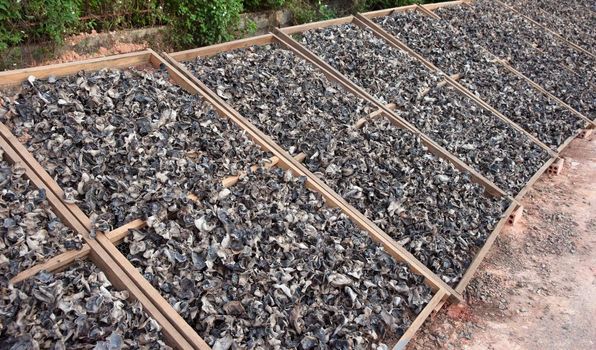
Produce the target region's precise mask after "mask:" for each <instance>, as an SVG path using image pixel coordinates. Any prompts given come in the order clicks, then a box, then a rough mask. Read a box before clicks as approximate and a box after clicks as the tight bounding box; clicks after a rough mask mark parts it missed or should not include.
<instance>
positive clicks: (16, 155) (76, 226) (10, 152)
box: [0, 123, 193, 349]
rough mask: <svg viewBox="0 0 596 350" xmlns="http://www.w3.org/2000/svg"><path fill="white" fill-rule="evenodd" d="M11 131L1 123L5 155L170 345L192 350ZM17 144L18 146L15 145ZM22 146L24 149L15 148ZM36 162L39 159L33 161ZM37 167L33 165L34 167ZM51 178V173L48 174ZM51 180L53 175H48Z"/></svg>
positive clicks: (0, 144)
mask: <svg viewBox="0 0 596 350" xmlns="http://www.w3.org/2000/svg"><path fill="white" fill-rule="evenodd" d="M7 131H8V132H10V131H9V130H8V128H6V126H5V125H4V124H2V123H0V148H2V149H3V150H4V154H5V156H6V157H7V158H8V160H9V161H10V162H11V163H19V164H21V165H24V168H25V175H26V176H27V178H29V180H30V181H31V182H32V183H33V184H34V185H35V186H36V187H38V188H43V189H46V198H47V200H48V202H49V203H50V205H51V206H52V208H53V211H54V213H55V214H56V216H58V217H59V218H60V219H61V220H62V222H63V223H64V224H65V225H67V226H68V227H70V228H71V229H72V230H73V231H75V232H77V233H79V234H81V236H82V237H83V240H84V241H85V243H86V244H87V245H88V246H89V250H90V254H91V255H90V257H91V260H92V261H93V262H94V263H95V264H96V265H97V266H98V267H99V268H100V269H101V270H102V271H103V272H104V273H105V274H106V276H107V277H108V279H109V280H110V282H111V283H112V284H113V285H114V286H115V287H116V288H117V289H120V290H123V289H126V290H128V291H129V293H130V297H131V298H132V299H133V300H137V301H138V302H139V303H140V304H141V305H142V306H143V309H144V310H145V312H147V314H148V315H149V316H151V317H152V318H153V319H154V320H155V321H156V322H158V323H159V324H160V326H161V327H162V332H163V334H164V337H165V340H166V341H167V342H168V344H171V345H172V346H174V347H177V348H180V349H192V348H193V347H192V346H191V345H190V343H189V342H188V341H186V340H185V339H184V338H183V337H182V336H181V334H180V333H179V332H178V330H177V329H176V327H175V326H174V325H172V324H171V323H170V321H169V320H168V319H167V318H166V317H165V316H164V315H163V314H162V313H161V311H160V310H159V309H158V308H156V307H155V305H154V304H153V303H152V301H151V300H149V299H148V298H147V296H146V295H145V294H144V293H143V291H141V290H140V289H139V288H138V287H137V286H136V284H135V283H133V282H132V280H131V279H130V278H129V277H128V276H127V274H126V272H124V271H123V270H122V269H121V268H120V266H119V265H118V264H116V262H115V261H114V260H112V259H111V257H110V256H109V255H108V254H107V252H106V251H105V250H104V249H103V247H102V246H101V245H100V244H99V243H98V242H97V241H96V240H94V239H93V238H91V237H90V236H89V230H88V229H86V228H85V227H84V226H83V225H81V223H80V222H79V221H78V220H77V218H76V217H75V216H74V215H73V214H72V213H71V212H70V210H68V209H67V208H66V206H65V203H64V202H63V201H62V199H61V198H62V197H60V196H57V195H56V194H55V193H54V192H53V191H52V190H51V189H50V188H49V187H48V186H47V185H46V183H45V181H43V179H42V178H41V177H40V176H39V174H38V172H39V170H40V168H41V166H40V165H39V164H31V160H32V159H33V157H32V156H31V154H29V153H28V152H26V150H25V152H26V153H27V154H28V157H27V158H23V157H22V156H21V152H22V150H23V149H24V147H23V146H22V145H21V144H20V143H18V141H16V139H13V138H14V136H13V138H10V137H8V138H7V137H6V136H7V135H6V132H7ZM15 141H16V143H15ZM15 146H20V147H15ZM33 161H35V159H33ZM32 165H33V166H32ZM46 175H47V173H46ZM48 177H49V175H48Z"/></svg>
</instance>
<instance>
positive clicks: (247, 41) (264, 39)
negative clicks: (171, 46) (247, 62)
mask: <svg viewBox="0 0 596 350" xmlns="http://www.w3.org/2000/svg"><path fill="white" fill-rule="evenodd" d="M272 39H273V35H271V34H263V35H259V36H255V37H250V38H244V39H239V40H234V41H229V42H226V43H221V44H216V45H211V46H205V47H199V48H197V49H191V50H185V51H179V52H175V53H171V54H170V56H172V58H175V59H176V60H179V61H188V60H190V59H193V58H196V57H208V56H212V55H215V54H217V53H219V52H222V51H230V50H235V49H241V48H245V47H250V46H253V45H266V44H269V43H271V41H272Z"/></svg>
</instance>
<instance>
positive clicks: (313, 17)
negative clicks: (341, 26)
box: [287, 0, 336, 24]
mask: <svg viewBox="0 0 596 350" xmlns="http://www.w3.org/2000/svg"><path fill="white" fill-rule="evenodd" d="M287 5H288V9H289V10H290V12H292V17H293V18H294V24H302V23H308V22H316V21H322V20H326V19H331V18H335V17H336V14H335V12H334V11H333V10H332V9H331V8H330V7H329V6H327V5H326V4H324V3H323V2H322V1H321V0H315V1H313V2H309V1H306V0H292V1H291V2H289V3H288V4H287Z"/></svg>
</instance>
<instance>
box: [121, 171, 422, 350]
mask: <svg viewBox="0 0 596 350" xmlns="http://www.w3.org/2000/svg"><path fill="white" fill-rule="evenodd" d="M304 181H305V179H304V178H300V177H293V176H292V175H291V174H290V173H284V172H283V171H282V170H281V169H279V168H275V169H274V170H271V171H264V170H261V169H258V170H257V171H256V172H254V173H250V174H249V175H248V176H247V177H245V178H244V179H242V180H241V181H240V182H239V183H238V184H236V185H235V186H233V187H231V188H230V189H229V193H228V195H227V196H218V195H217V193H216V192H215V191H214V193H213V195H211V196H209V197H210V198H209V199H204V200H202V201H198V202H184V203H180V204H179V207H180V210H179V211H177V212H176V213H175V215H171V214H169V213H167V212H163V213H161V214H160V215H157V216H156V217H153V218H151V219H150V220H149V227H148V228H146V229H143V230H138V231H134V232H132V233H130V234H129V235H128V236H127V238H126V239H125V241H124V243H122V244H121V245H120V246H119V249H120V250H121V251H122V252H123V253H124V254H125V255H127V256H128V258H129V259H130V261H131V262H132V263H133V264H134V265H135V266H136V267H137V268H138V269H139V271H140V272H141V273H143V274H144V276H145V277H146V278H147V279H148V280H149V281H150V282H151V283H152V284H153V286H154V287H155V288H157V289H158V290H159V291H160V292H161V294H162V295H163V296H164V297H165V298H166V299H167V300H168V301H169V302H170V304H171V305H172V306H173V307H174V309H176V310H177V311H178V312H179V313H180V315H181V316H182V317H183V318H184V319H185V320H186V321H187V322H188V323H189V324H190V325H191V326H193V327H194V328H195V329H196V330H197V332H198V333H199V334H200V335H201V336H202V338H203V339H205V341H206V342H207V343H208V344H209V345H210V346H212V348H213V349H235V348H248V349H257V348H273V349H313V348H323V349H324V348H333V349H364V348H376V347H377V346H383V342H384V341H385V339H389V338H392V339H395V337H399V336H400V335H401V334H403V332H404V331H405V329H407V327H408V326H409V325H410V323H411V322H412V321H413V319H414V317H415V316H416V315H417V314H418V313H419V312H420V311H421V310H422V308H423V307H424V306H425V304H426V303H427V302H428V301H429V300H430V298H431V297H432V295H431V293H432V292H431V291H430V289H429V288H428V287H426V286H425V285H424V284H423V277H421V276H417V275H414V274H412V273H411V272H410V271H409V269H408V267H407V266H406V265H404V264H403V263H400V262H397V261H396V260H394V259H393V258H392V257H391V256H390V255H388V254H387V253H386V252H385V251H384V250H383V249H382V247H381V246H380V245H379V244H377V243H375V242H373V241H372V240H371V239H370V237H369V236H368V235H367V234H366V232H363V231H360V230H359V229H358V228H357V227H356V226H355V225H354V224H353V223H352V222H351V221H350V220H349V219H348V218H346V217H345V216H344V215H343V214H342V213H341V212H340V211H339V210H338V209H329V208H327V207H326V206H325V204H324V202H323V199H322V197H321V196H320V195H319V194H317V193H314V192H311V191H310V190H308V189H306V187H305V186H304Z"/></svg>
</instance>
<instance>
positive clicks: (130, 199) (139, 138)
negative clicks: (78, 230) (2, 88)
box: [0, 69, 269, 231]
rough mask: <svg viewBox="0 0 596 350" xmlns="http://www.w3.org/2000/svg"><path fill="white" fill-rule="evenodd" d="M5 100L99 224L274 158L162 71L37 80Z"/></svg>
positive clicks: (13, 119)
mask: <svg viewBox="0 0 596 350" xmlns="http://www.w3.org/2000/svg"><path fill="white" fill-rule="evenodd" d="M4 105H5V107H3V108H0V120H1V121H2V122H4V123H6V124H7V125H8V126H9V127H10V128H11V129H12V132H13V133H14V134H15V135H16V136H17V137H19V139H21V140H22V141H23V142H24V143H25V145H26V146H27V148H28V150H29V151H30V152H31V153H33V154H34V155H35V157H36V159H37V160H38V161H39V162H40V163H41V165H42V166H43V167H44V168H45V169H46V170H47V171H48V173H49V174H50V175H51V176H52V177H53V178H54V179H55V180H56V181H57V182H58V184H59V185H60V186H61V187H62V188H63V189H64V191H65V197H64V200H65V201H67V202H73V203H76V204H78V205H79V206H80V207H81V208H82V209H83V211H84V212H86V213H87V214H88V215H89V216H90V217H91V219H92V221H93V222H94V223H95V226H94V227H95V228H96V229H98V230H101V231H108V230H111V229H114V228H115V227H118V226H120V225H122V224H125V223H127V222H128V221H130V220H133V219H136V218H144V217H147V216H150V215H152V213H153V212H154V211H157V210H159V207H162V206H168V205H169V204H168V203H170V202H171V201H172V200H173V199H174V198H177V197H185V196H187V194H189V193H194V194H195V195H198V196H201V195H202V191H203V190H204V188H206V187H210V186H217V185H218V183H219V181H221V179H222V178H223V177H225V176H228V175H234V174H237V173H238V172H239V171H240V170H243V169H245V168H247V167H249V166H251V165H253V164H255V163H258V162H260V161H262V160H263V159H265V158H268V157H269V156H268V155H266V154H265V153H264V152H262V151H261V150H260V149H259V147H258V146H257V145H255V144H254V143H253V142H252V141H251V140H250V139H249V137H248V135H246V134H245V132H244V131H242V130H241V129H240V128H239V127H237V126H236V125H235V124H234V123H233V122H231V121H230V120H227V119H224V118H221V117H219V116H218V115H217V114H216V112H215V111H214V110H213V109H212V108H211V106H210V105H209V104H207V103H206V102H204V101H203V100H202V99H201V98H200V97H199V96H193V95H190V94H189V93H187V92H185V91H184V90H182V88H180V87H178V86H175V85H173V84H172V83H170V82H169V81H168V76H167V73H166V72H162V71H140V70H136V69H129V70H107V69H104V70H101V71H98V72H94V73H85V72H81V73H79V74H77V75H75V76H69V77H65V78H58V79H55V78H52V79H48V80H32V82H25V83H24V84H23V86H22V89H21V91H20V92H19V93H18V95H16V96H15V97H14V98H8V97H5V98H4Z"/></svg>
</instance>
